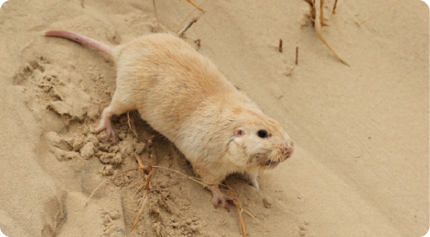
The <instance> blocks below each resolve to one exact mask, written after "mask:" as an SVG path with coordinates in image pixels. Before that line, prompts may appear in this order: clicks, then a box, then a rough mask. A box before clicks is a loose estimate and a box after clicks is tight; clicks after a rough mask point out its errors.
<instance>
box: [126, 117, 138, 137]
mask: <svg viewBox="0 0 430 237" xmlns="http://www.w3.org/2000/svg"><path fill="white" fill-rule="evenodd" d="M127 118H128V120H127V122H128V127H130V130H131V131H132V132H133V134H134V136H135V137H136V138H137V133H136V131H135V130H134V129H133V128H132V127H131V123H130V111H128V112H127Z"/></svg>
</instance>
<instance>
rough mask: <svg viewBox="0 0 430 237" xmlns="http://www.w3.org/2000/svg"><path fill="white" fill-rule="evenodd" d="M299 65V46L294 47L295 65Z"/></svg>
mask: <svg viewBox="0 0 430 237" xmlns="http://www.w3.org/2000/svg"><path fill="white" fill-rule="evenodd" d="M298 64H299V46H297V47H296V65H298Z"/></svg>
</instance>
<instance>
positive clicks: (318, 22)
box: [304, 0, 349, 66]
mask: <svg viewBox="0 0 430 237" xmlns="http://www.w3.org/2000/svg"><path fill="white" fill-rule="evenodd" d="M304 1H305V2H307V3H308V4H309V7H310V20H311V21H313V22H314V26H315V31H316V32H317V35H318V38H319V39H320V40H321V41H322V42H323V43H324V44H325V45H326V46H327V47H328V48H329V49H330V50H331V51H332V52H333V53H334V54H335V55H336V57H337V58H338V59H339V60H340V61H341V62H342V63H343V64H345V65H347V66H349V64H348V63H347V62H346V61H345V60H343V59H342V58H341V57H340V56H339V54H337V53H336V51H334V49H333V48H332V47H331V46H330V45H329V44H328V43H327V41H326V40H325V39H324V37H323V36H322V33H321V30H322V27H324V26H328V25H327V24H325V23H324V17H323V14H324V13H323V6H324V0H320V11H319V17H318V12H317V11H316V8H317V6H316V4H315V0H304Z"/></svg>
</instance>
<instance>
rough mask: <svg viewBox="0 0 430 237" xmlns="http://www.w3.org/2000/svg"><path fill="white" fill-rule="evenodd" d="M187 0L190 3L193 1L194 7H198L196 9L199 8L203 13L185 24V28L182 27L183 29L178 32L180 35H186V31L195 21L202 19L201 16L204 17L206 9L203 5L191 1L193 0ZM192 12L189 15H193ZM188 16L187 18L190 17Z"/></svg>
mask: <svg viewBox="0 0 430 237" xmlns="http://www.w3.org/2000/svg"><path fill="white" fill-rule="evenodd" d="M187 1H188V2H189V3H191V4H192V5H193V6H194V7H196V9H199V10H200V11H201V13H200V14H199V15H198V16H197V17H194V18H193V19H192V20H191V21H190V22H189V23H188V24H187V25H186V26H184V28H182V30H181V31H179V33H178V36H179V37H182V36H183V35H184V33H185V31H187V30H188V29H189V28H190V27H191V26H192V25H193V24H194V23H196V22H197V21H198V20H199V19H200V17H202V16H203V15H204V14H205V11H204V10H203V9H202V8H201V7H199V6H198V5H197V4H195V3H194V2H193V1H191V0H187ZM205 2H206V1H205ZM205 2H203V3H205ZM203 3H202V4H203ZM200 5H201V4H200ZM193 12H194V11H193ZM193 12H191V13H193ZM191 13H190V14H189V15H191ZM189 15H188V16H189ZM188 16H187V17H186V18H188ZM186 18H185V19H186ZM181 25H182V23H181Z"/></svg>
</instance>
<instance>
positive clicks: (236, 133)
mask: <svg viewBox="0 0 430 237" xmlns="http://www.w3.org/2000/svg"><path fill="white" fill-rule="evenodd" d="M234 135H235V136H236V137H241V136H243V135H245V131H243V129H241V128H237V129H236V130H234Z"/></svg>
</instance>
